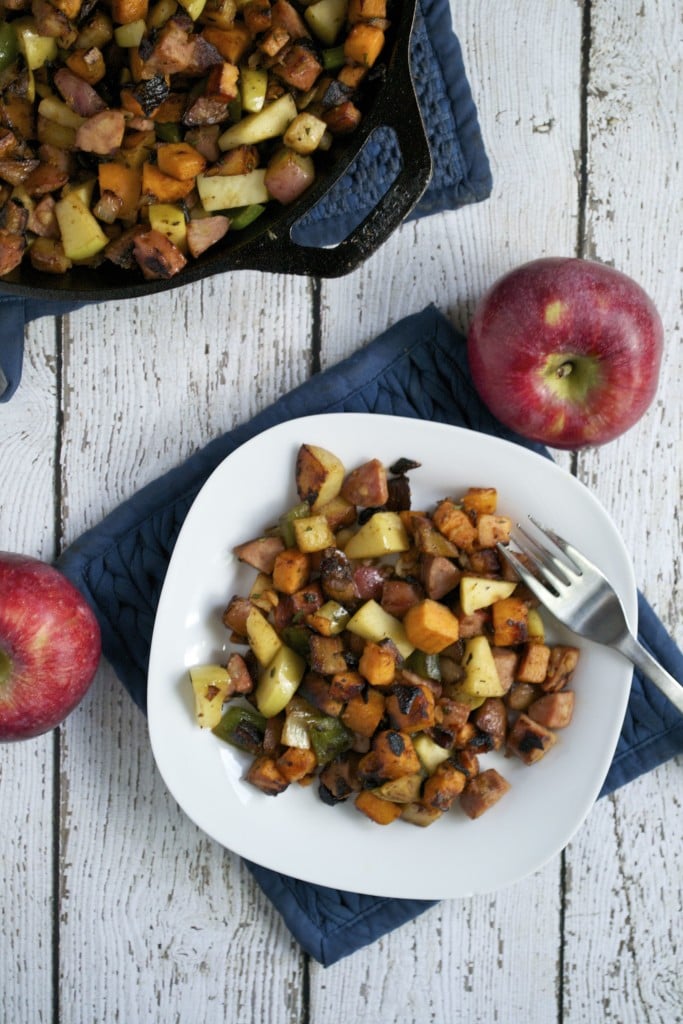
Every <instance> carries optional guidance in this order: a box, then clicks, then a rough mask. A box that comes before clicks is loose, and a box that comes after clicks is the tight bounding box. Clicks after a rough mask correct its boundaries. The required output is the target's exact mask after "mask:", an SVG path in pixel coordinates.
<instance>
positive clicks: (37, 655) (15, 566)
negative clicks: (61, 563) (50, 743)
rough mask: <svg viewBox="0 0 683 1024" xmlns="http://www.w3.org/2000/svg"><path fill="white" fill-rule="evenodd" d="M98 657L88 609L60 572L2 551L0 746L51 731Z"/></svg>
mask: <svg viewBox="0 0 683 1024" xmlns="http://www.w3.org/2000/svg"><path fill="white" fill-rule="evenodd" d="M100 653H101V637H100V629H99V626H98V623H97V619H96V618H95V615H94V613H93V612H92V610H91V608H90V606H89V605H88V604H87V602H86V600H85V598H84V597H83V596H82V595H81V593H80V592H79V591H78V590H77V589H76V587H75V586H74V585H73V584H72V583H71V582H70V581H69V580H68V579H67V578H66V577H65V576H64V575H62V573H60V572H59V571H58V570H57V569H55V568H54V567H53V566H51V565H48V564H47V563H45V562H40V561H38V560H37V559H35V558H30V557H28V556H26V555H18V554H11V553H9V552H5V551H1V552H0V741H8V740H21V739H29V738H30V737H33V736H39V735H41V733H44V732H48V731H49V730H50V729H54V728H55V727H56V726H57V725H59V723H60V722H62V721H63V720H64V719H65V718H66V716H67V715H68V714H69V713H70V712H71V711H72V710H73V709H74V708H75V707H76V705H77V704H78V703H79V701H80V700H81V698H82V697H83V696H84V694H85V693H86V691H87V689H88V687H89V686H90V684H91V682H92V680H93V677H94V675H95V672H96V670H97V665H98V663H99V659H100Z"/></svg>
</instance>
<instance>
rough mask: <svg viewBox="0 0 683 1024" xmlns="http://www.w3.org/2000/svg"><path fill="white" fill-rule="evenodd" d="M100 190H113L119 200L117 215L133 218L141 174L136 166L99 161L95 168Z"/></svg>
mask: <svg viewBox="0 0 683 1024" xmlns="http://www.w3.org/2000/svg"><path fill="white" fill-rule="evenodd" d="M97 175H98V181H99V186H100V192H101V193H104V192H113V193H114V195H116V196H118V197H119V199H120V200H121V207H120V209H119V214H118V215H119V217H120V218H121V220H134V219H135V217H136V215H137V210H138V203H139V202H140V191H141V188H142V174H141V172H140V170H139V169H138V168H137V167H127V166H126V165H125V164H119V163H101V164H100V165H99V167H98V170H97Z"/></svg>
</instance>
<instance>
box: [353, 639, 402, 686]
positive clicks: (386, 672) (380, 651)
mask: <svg viewBox="0 0 683 1024" xmlns="http://www.w3.org/2000/svg"><path fill="white" fill-rule="evenodd" d="M398 657H399V654H398V651H397V649H396V646H395V645H394V644H393V643H392V642H391V641H390V640H388V641H387V640H382V641H380V642H379V643H373V641H372V640H368V642H367V643H366V645H365V647H364V648H363V653H362V655H361V657H360V661H359V663H358V671H359V672H360V674H361V675H362V676H363V677H364V678H365V679H367V681H368V682H369V683H371V684H372V685H373V686H378V687H383V686H390V685H391V684H392V683H393V681H394V679H395V677H396V664H397V659H398Z"/></svg>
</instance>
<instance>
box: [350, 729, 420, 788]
mask: <svg viewBox="0 0 683 1024" xmlns="http://www.w3.org/2000/svg"><path fill="white" fill-rule="evenodd" d="M373 754H374V755H375V758H376V763H377V770H378V772H379V776H380V778H382V779H398V778H400V777H401V776H402V775H412V774H414V773H415V772H419V771H420V760H419V758H418V756H417V754H416V753H415V748H414V747H413V743H412V740H411V738H410V736H409V735H408V733H406V732H401V731H400V730H398V729H384V730H381V731H380V732H378V733H376V734H375V736H374V737H373V740H372V750H371V752H370V754H368V755H366V757H368V758H369V757H371V755H373ZM364 761H365V758H362V759H361V761H360V762H359V766H358V767H359V771H360V772H361V773H362V771H363V762H364Z"/></svg>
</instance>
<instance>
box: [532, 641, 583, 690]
mask: <svg viewBox="0 0 683 1024" xmlns="http://www.w3.org/2000/svg"><path fill="white" fill-rule="evenodd" d="M578 662H579V649H578V647H568V646H564V645H562V644H559V645H558V646H557V647H553V648H552V649H551V651H550V660H549V662H548V674H547V675H546V677H545V679H544V681H543V682H542V683H541V686H542V687H543V689H544V690H545V691H546V693H555V692H556V691H557V690H562V689H563V688H564V687H565V686H566V685H567V683H568V682H569V681H570V680H571V679H572V677H573V675H574V671H575V669H576V666H577V665H578Z"/></svg>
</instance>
